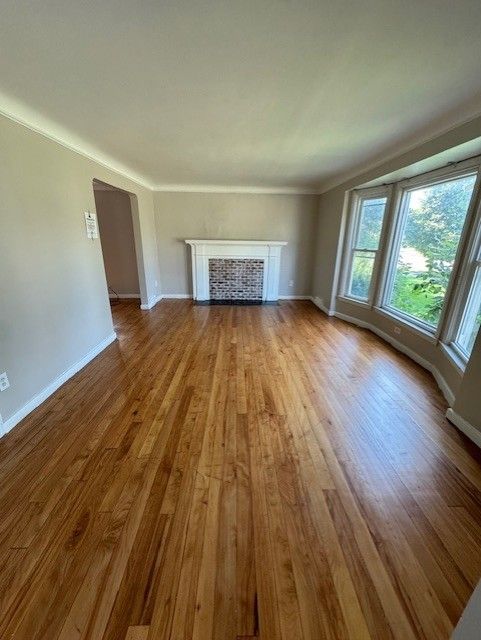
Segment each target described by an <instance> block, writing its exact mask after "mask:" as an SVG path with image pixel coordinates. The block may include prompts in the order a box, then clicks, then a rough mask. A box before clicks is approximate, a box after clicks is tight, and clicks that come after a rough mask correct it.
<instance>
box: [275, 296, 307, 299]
mask: <svg viewBox="0 0 481 640" xmlns="http://www.w3.org/2000/svg"><path fill="white" fill-rule="evenodd" d="M310 299H311V296H279V300H310Z"/></svg>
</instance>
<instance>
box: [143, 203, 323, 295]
mask: <svg viewBox="0 0 481 640" xmlns="http://www.w3.org/2000/svg"><path fill="white" fill-rule="evenodd" d="M154 203H155V222H156V229H157V245H158V249H159V261H160V271H161V273H162V293H167V294H168V293H176V294H192V282H191V263H190V255H189V247H187V246H186V245H185V243H184V239H185V238H203V239H217V238H219V239H229V240H287V242H288V245H287V246H286V247H283V249H282V256H281V275H280V295H310V293H311V288H312V281H311V276H312V268H313V254H314V240H315V234H316V225H317V196H306V195H260V194H233V193H225V194H224V193H170V192H169V193H167V192H158V193H156V194H155V196H154ZM290 281H292V286H289V282H290Z"/></svg>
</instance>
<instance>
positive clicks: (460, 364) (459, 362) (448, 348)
mask: <svg viewBox="0 0 481 640" xmlns="http://www.w3.org/2000/svg"><path fill="white" fill-rule="evenodd" d="M439 346H440V348H441V351H442V352H443V353H444V355H445V356H446V358H449V360H450V362H451V364H452V365H453V366H454V367H455V368H456V370H457V372H458V373H459V375H460V376H462V375H464V372H465V370H466V364H467V362H468V361H467V359H465V358H464V355H461V353H458V349H457V347H456V345H455V344H453V343H450V344H444V342H439Z"/></svg>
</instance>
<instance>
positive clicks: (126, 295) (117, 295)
mask: <svg viewBox="0 0 481 640" xmlns="http://www.w3.org/2000/svg"><path fill="white" fill-rule="evenodd" d="M109 298H110V299H111V300H116V299H117V298H120V299H121V300H123V299H126V298H140V293H109Z"/></svg>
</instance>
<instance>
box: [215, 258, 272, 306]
mask: <svg viewBox="0 0 481 640" xmlns="http://www.w3.org/2000/svg"><path fill="white" fill-rule="evenodd" d="M263 281H264V260H255V259H252V258H235V259H232V258H209V294H210V299H211V300H245V301H252V302H254V301H258V302H262V285H263Z"/></svg>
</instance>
